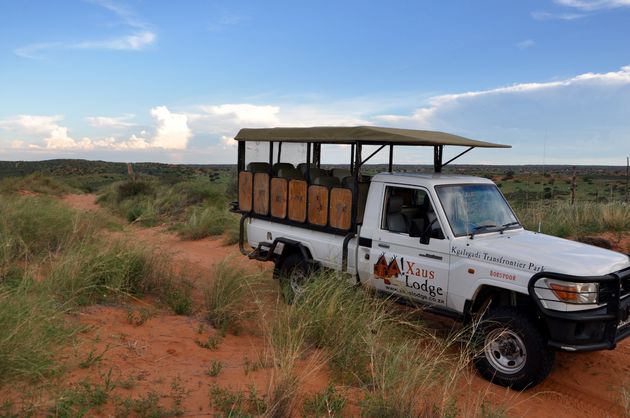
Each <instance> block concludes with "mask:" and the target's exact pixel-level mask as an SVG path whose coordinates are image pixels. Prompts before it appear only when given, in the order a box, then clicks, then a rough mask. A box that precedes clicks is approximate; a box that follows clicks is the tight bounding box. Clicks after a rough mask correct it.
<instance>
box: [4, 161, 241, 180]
mask: <svg viewBox="0 0 630 418" xmlns="http://www.w3.org/2000/svg"><path fill="white" fill-rule="evenodd" d="M132 166H133V169H134V171H135V172H136V173H142V174H148V175H152V176H190V175H195V174H209V173H211V172H215V171H217V170H229V169H230V168H232V167H233V166H232V165H227V164H226V165H201V164H190V165H188V164H162V163H132ZM35 172H40V173H43V174H48V175H51V176H76V175H79V176H81V175H93V174H119V175H125V174H127V163H112V162H107V161H90V160H72V159H58V160H45V161H0V178H3V177H13V176H24V175H28V174H32V173H35Z"/></svg>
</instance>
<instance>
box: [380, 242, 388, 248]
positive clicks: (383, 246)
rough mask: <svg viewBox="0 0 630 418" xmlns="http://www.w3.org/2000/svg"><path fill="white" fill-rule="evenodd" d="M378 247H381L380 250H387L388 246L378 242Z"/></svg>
mask: <svg viewBox="0 0 630 418" xmlns="http://www.w3.org/2000/svg"><path fill="white" fill-rule="evenodd" d="M378 246H379V247H381V248H389V244H381V243H380V242H379V244H378Z"/></svg>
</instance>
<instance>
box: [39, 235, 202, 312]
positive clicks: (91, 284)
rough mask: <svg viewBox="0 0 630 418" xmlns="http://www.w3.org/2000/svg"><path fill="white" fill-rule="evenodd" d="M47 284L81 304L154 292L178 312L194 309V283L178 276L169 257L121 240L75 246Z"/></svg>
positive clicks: (72, 301)
mask: <svg viewBox="0 0 630 418" xmlns="http://www.w3.org/2000/svg"><path fill="white" fill-rule="evenodd" d="M46 283H47V284H48V286H49V287H50V291H51V292H53V293H54V294H56V295H58V297H59V298H61V300H64V301H66V302H67V303H72V304H77V305H86V304H91V303H99V302H103V301H106V300H109V299H111V298H117V297H120V296H124V295H125V294H131V295H135V296H142V295H145V294H152V295H155V296H157V297H158V298H160V299H161V300H162V301H163V302H164V303H166V304H167V305H168V306H170V307H171V308H172V309H173V310H174V311H175V312H176V313H178V314H189V313H190V312H191V310H192V301H191V288H192V285H191V284H190V282H188V281H187V280H185V279H182V278H179V277H176V275H175V273H174V272H173V270H172V268H171V267H170V259H169V257H165V256H164V254H159V253H158V252H157V251H155V250H154V249H152V248H150V247H149V248H147V247H145V246H140V245H132V244H130V243H126V242H121V241H117V242H114V243H112V244H111V245H108V246H103V245H102V243H94V244H82V245H80V246H77V247H75V248H73V250H72V251H69V252H68V253H66V254H64V255H63V256H62V257H61V258H60V259H59V260H58V262H57V263H55V265H54V266H53V268H52V270H51V272H50V275H49V277H48V279H47V280H46Z"/></svg>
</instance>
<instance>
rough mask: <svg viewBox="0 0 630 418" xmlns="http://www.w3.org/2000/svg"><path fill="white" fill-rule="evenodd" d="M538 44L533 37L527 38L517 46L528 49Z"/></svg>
mask: <svg viewBox="0 0 630 418" xmlns="http://www.w3.org/2000/svg"><path fill="white" fill-rule="evenodd" d="M534 45H536V42H535V41H534V40H533V39H525V40H524V41H521V42H518V43H517V44H516V47H517V48H519V49H527V48H531V47H533V46H534Z"/></svg>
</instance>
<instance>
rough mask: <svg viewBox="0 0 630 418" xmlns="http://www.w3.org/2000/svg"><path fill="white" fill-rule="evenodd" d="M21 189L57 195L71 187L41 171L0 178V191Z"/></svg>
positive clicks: (69, 189) (8, 191)
mask: <svg viewBox="0 0 630 418" xmlns="http://www.w3.org/2000/svg"><path fill="white" fill-rule="evenodd" d="M22 191H28V192H33V193H39V194H45V195H54V196H59V195H62V194H65V193H70V192H72V191H73V189H72V187H70V186H68V185H67V184H65V183H62V182H61V181H59V180H57V179H55V178H52V177H49V176H46V175H44V174H42V173H33V174H29V175H28V176H25V177H9V178H5V179H1V180H0V193H15V192H22Z"/></svg>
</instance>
